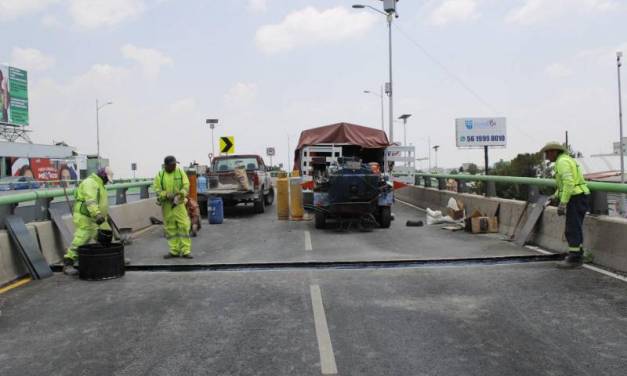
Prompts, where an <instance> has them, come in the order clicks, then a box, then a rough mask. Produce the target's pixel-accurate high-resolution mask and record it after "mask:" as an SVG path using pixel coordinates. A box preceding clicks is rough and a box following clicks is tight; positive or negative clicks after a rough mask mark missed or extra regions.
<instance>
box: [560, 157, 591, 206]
mask: <svg viewBox="0 0 627 376" xmlns="http://www.w3.org/2000/svg"><path fill="white" fill-rule="evenodd" d="M555 182H556V183H557V192H556V196H557V197H558V198H559V200H560V202H561V203H563V204H567V203H568V201H570V198H571V196H574V195H579V194H582V193H583V194H590V189H589V188H588V186H587V185H586V180H585V179H584V178H583V173H582V172H581V168H580V167H579V164H578V163H577V161H576V160H575V159H574V158H573V157H571V156H570V155H568V153H562V154H560V156H559V157H557V161H556V162H555Z"/></svg>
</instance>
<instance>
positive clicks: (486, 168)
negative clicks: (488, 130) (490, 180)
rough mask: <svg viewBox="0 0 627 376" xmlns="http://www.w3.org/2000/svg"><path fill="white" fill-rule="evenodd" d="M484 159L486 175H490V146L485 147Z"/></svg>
mask: <svg viewBox="0 0 627 376" xmlns="http://www.w3.org/2000/svg"><path fill="white" fill-rule="evenodd" d="M483 159H484V162H485V174H486V175H490V173H489V170H488V168H489V167H488V166H489V162H488V145H485V146H484V147H483Z"/></svg>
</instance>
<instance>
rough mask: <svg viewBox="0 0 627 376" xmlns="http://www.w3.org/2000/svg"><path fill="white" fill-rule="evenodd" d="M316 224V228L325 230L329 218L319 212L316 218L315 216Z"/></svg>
mask: <svg viewBox="0 0 627 376" xmlns="http://www.w3.org/2000/svg"><path fill="white" fill-rule="evenodd" d="M314 217H315V218H314V224H315V226H316V228H318V229H323V228H324V227H325V225H326V222H327V216H326V214H324V213H322V212H319V211H317V212H316V214H315V216H314Z"/></svg>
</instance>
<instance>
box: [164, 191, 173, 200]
mask: <svg viewBox="0 0 627 376" xmlns="http://www.w3.org/2000/svg"><path fill="white" fill-rule="evenodd" d="M165 197H166V198H167V199H168V200H170V201H173V200H174V198H175V197H176V193H174V192H168V194H166V196H165Z"/></svg>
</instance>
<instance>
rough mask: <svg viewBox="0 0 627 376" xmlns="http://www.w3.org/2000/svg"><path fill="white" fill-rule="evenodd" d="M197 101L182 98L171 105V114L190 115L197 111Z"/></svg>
mask: <svg viewBox="0 0 627 376" xmlns="http://www.w3.org/2000/svg"><path fill="white" fill-rule="evenodd" d="M196 108H197V106H196V99H194V98H189V97H188V98H181V99H179V100H177V101H175V102H174V103H172V104H171V105H170V112H171V113H173V114H175V115H176V114H189V113H192V112H194V111H196Z"/></svg>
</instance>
